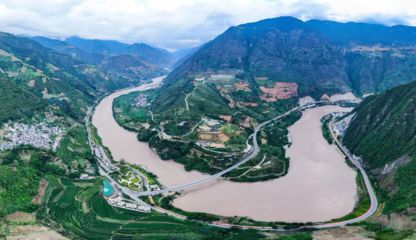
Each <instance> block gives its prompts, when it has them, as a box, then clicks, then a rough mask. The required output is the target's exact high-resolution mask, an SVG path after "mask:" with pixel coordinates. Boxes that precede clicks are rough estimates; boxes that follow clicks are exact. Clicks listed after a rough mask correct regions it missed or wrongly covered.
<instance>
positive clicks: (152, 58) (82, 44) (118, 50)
mask: <svg viewBox="0 0 416 240" xmlns="http://www.w3.org/2000/svg"><path fill="white" fill-rule="evenodd" d="M66 42H68V43H70V44H72V45H74V46H76V47H78V48H79V49H82V50H84V51H86V52H88V53H90V54H102V55H108V56H115V55H133V56H137V57H140V58H141V59H142V60H143V61H146V62H147V63H150V64H154V65H157V66H163V67H166V66H169V65H170V64H172V63H173V62H172V58H171V54H170V53H169V52H168V51H166V50H164V49H160V48H155V47H152V46H149V45H147V44H144V43H134V44H125V43H121V42H117V41H111V40H98V39H83V38H78V37H70V38H68V39H66Z"/></svg>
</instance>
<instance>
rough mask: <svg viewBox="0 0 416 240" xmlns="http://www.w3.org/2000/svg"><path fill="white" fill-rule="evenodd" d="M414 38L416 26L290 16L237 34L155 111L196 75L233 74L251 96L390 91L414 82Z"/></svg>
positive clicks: (214, 45)
mask: <svg viewBox="0 0 416 240" xmlns="http://www.w3.org/2000/svg"><path fill="white" fill-rule="evenodd" d="M415 35H416V28H415V27H406V26H395V27H387V26H382V25H376V24H366V23H345V24H344V23H337V22H330V21H318V20H313V21H307V22H302V21H301V20H298V19H296V18H292V17H280V18H275V19H266V20H262V21H259V22H255V23H248V24H243V25H239V26H236V27H231V28H229V29H228V30H227V31H225V32H224V33H223V34H221V35H220V36H218V37H217V38H215V39H214V40H212V41H211V42H209V43H207V44H206V45H204V46H203V47H201V48H200V49H199V50H198V51H197V52H196V53H194V54H193V55H192V57H190V58H189V59H187V60H186V61H184V62H183V63H182V64H181V65H180V66H179V67H177V68H176V69H175V70H174V71H173V72H172V73H171V74H170V75H169V77H168V79H167V83H166V85H165V87H164V89H165V90H164V92H167V93H168V94H164V95H163V96H161V99H160V100H159V101H158V102H157V103H156V104H157V105H164V103H168V104H171V101H170V100H169V99H179V98H181V95H183V92H181V91H182V90H183V89H184V88H185V86H187V85H189V84H190V82H191V81H192V80H193V78H194V77H195V76H198V75H202V74H215V73H220V72H222V71H229V70H233V71H240V72H242V73H243V74H242V76H243V79H244V80H245V81H247V82H249V83H250V85H251V87H252V88H253V89H258V88H259V85H260V84H261V80H264V79H266V80H270V81H272V82H295V83H297V84H298V85H299V89H298V90H299V95H300V96H304V95H312V96H314V97H317V98H319V97H321V96H322V94H324V93H328V94H332V93H343V92H347V91H353V92H354V93H356V94H358V95H361V94H365V93H371V92H379V91H384V90H386V89H389V88H391V87H394V86H397V85H400V84H404V83H408V82H411V81H414V80H416V64H415V63H416V58H415V57H414V56H415V54H414V53H415V52H416V40H415V39H416V38H414V37H412V36H415ZM179 81H180V82H181V83H180V84H179V83H178V82H179Z"/></svg>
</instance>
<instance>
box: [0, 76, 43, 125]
mask: <svg viewBox="0 0 416 240" xmlns="http://www.w3.org/2000/svg"><path fill="white" fill-rule="evenodd" d="M0 86H1V88H0V103H1V104H0V124H1V123H2V122H5V121H8V120H16V119H19V118H24V117H32V116H33V115H34V114H35V113H36V112H37V111H38V110H40V109H42V108H43V107H45V104H44V103H43V102H42V101H41V99H40V98H38V97H37V96H35V95H33V94H32V93H30V92H28V91H26V90H24V89H22V88H20V87H19V86H18V85H16V84H14V83H13V82H11V81H10V80H7V79H4V78H2V77H0Z"/></svg>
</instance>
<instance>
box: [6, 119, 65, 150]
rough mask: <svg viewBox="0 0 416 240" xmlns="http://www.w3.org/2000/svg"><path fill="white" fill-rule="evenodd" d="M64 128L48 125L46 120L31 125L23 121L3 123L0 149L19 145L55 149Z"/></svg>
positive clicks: (63, 132)
mask: <svg viewBox="0 0 416 240" xmlns="http://www.w3.org/2000/svg"><path fill="white" fill-rule="evenodd" d="M64 135H65V129H63V128H61V127H57V126H49V125H48V124H47V123H46V122H41V123H36V124H32V125H28V124H24V123H5V124H4V125H3V127H2V128H1V129H0V151H4V150H8V149H13V148H15V147H17V146H20V145H31V146H33V147H37V148H43V149H49V150H52V151H56V150H57V148H58V147H59V144H60V142H61V140H62V138H63V137H64Z"/></svg>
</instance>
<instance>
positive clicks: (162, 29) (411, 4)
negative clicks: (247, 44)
mask: <svg viewBox="0 0 416 240" xmlns="http://www.w3.org/2000/svg"><path fill="white" fill-rule="evenodd" d="M278 16H294V17H297V18H300V19H302V20H308V19H327V20H335V21H341V22H347V21H364V22H372V23H382V24H386V25H395V24H405V25H416V1H415V0H348V1H343V0H0V31H3V32H10V33H14V34H24V35H37V36H39V35H41V36H47V37H54V38H65V37H69V36H79V37H83V38H94V39H111V40H118V41H121V42H126V43H134V42H144V43H148V44H151V45H154V46H158V47H162V48H166V49H168V50H172V51H174V50H178V49H185V48H189V47H193V46H197V45H200V44H202V43H204V42H206V41H209V40H211V39H213V38H214V37H215V36H217V35H218V34H221V33H222V32H224V31H225V30H226V29H227V28H229V27H230V26H233V25H238V24H242V23H246V22H254V21H258V20H261V19H265V18H273V17H278Z"/></svg>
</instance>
